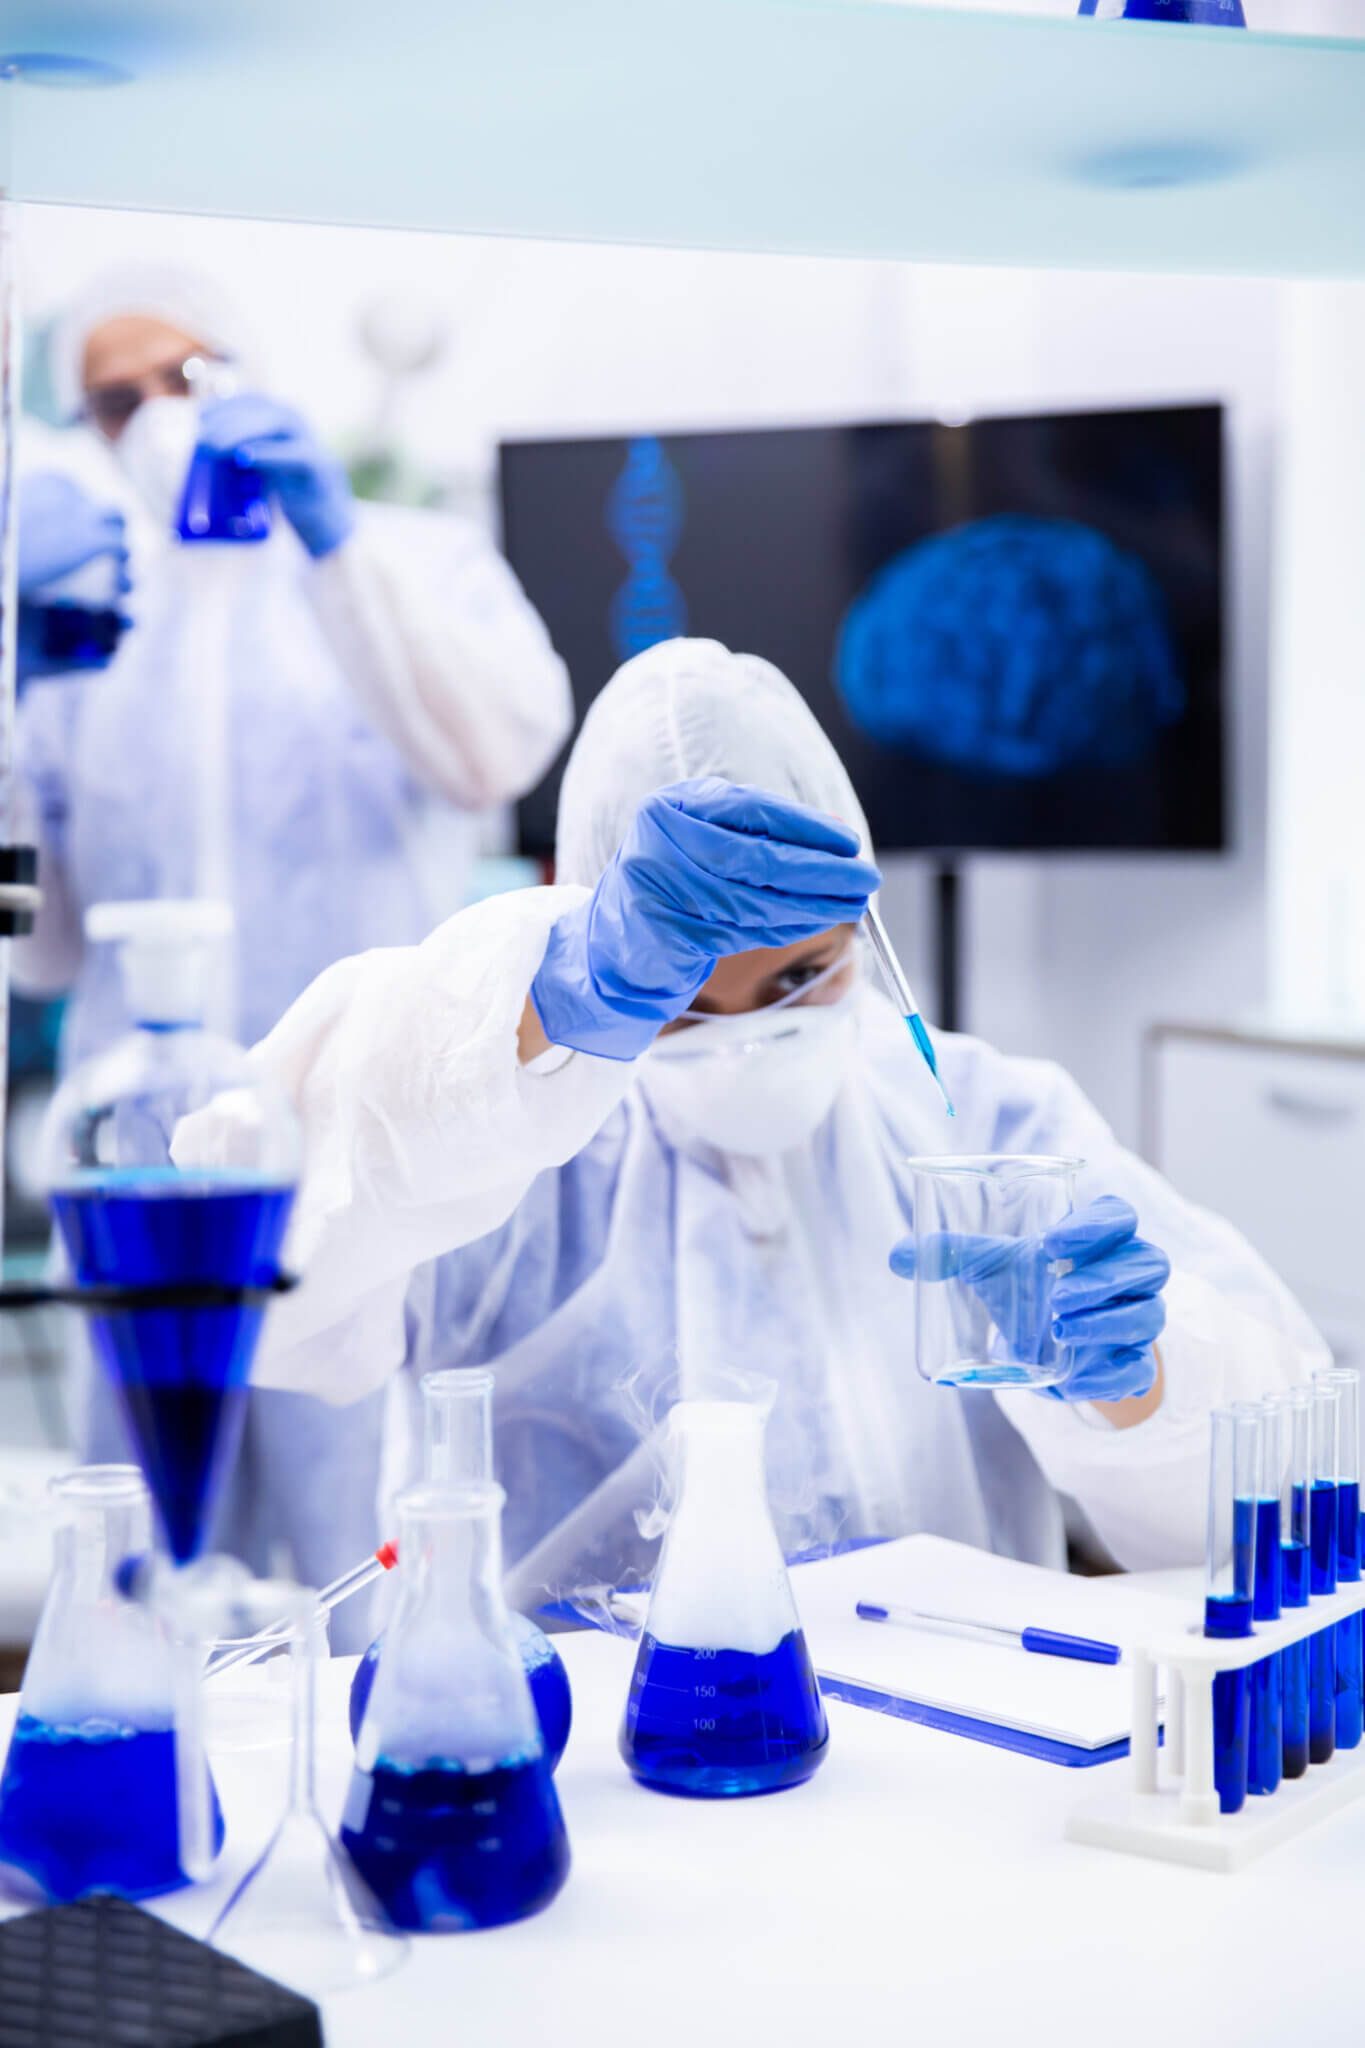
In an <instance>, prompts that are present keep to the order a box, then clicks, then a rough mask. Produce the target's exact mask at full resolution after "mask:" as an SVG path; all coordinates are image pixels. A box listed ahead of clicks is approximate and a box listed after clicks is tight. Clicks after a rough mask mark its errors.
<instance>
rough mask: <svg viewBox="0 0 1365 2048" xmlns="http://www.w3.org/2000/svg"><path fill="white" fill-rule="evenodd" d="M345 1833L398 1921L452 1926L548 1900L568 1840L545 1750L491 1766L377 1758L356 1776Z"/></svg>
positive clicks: (512, 1916)
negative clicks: (418, 1763)
mask: <svg viewBox="0 0 1365 2048" xmlns="http://www.w3.org/2000/svg"><path fill="white" fill-rule="evenodd" d="M341 1840H342V1843H343V1845H344V1846H345V1848H346V1850H347V1852H348V1853H349V1855H350V1857H351V1860H352V1862H353V1863H354V1864H355V1866H356V1869H357V1870H358V1871H359V1872H360V1874H361V1876H362V1877H363V1878H364V1879H365V1882H366V1883H367V1884H368V1885H369V1887H370V1889H371V1891H372V1892H373V1893H374V1895H375V1897H376V1898H377V1899H378V1900H379V1902H380V1904H381V1905H382V1906H383V1908H384V1910H385V1912H386V1913H387V1914H388V1916H389V1918H390V1919H391V1920H392V1921H393V1923H394V1925H395V1926H396V1927H403V1928H408V1929H411V1930H412V1931H413V1932H415V1933H426V1934H451V1933H460V1932H463V1931H465V1930H467V1929H471V1928H477V1927H500V1926H502V1925H503V1924H504V1923H505V1922H506V1921H509V1920H524V1919H526V1918H527V1917H528V1916H529V1915H530V1914H532V1913H539V1912H540V1911H541V1909H542V1908H543V1907H545V1906H548V1905H549V1903H550V1901H551V1899H553V1898H554V1897H555V1895H556V1893H557V1892H558V1891H559V1889H560V1887H561V1885H562V1884H563V1883H564V1880H565V1878H566V1877H567V1876H568V1872H569V1842H568V1836H567V1835H566V1834H565V1831H564V1819H563V1815H562V1814H561V1812H560V1810H559V1795H558V1794H557V1793H556V1791H555V1787H554V1780H553V1778H552V1777H551V1775H550V1766H549V1763H548V1760H547V1759H546V1758H545V1757H544V1756H537V1757H531V1758H522V1759H517V1760H515V1761H512V1762H507V1763H501V1764H498V1765H496V1766H495V1767H494V1768H493V1769H492V1770H487V1771H471V1770H466V1769H465V1767H464V1766H463V1765H462V1764H458V1763H442V1762H436V1763H430V1764H427V1765H424V1766H422V1767H419V1768H413V1767H405V1766H403V1765H401V1764H396V1763H393V1762H391V1761H390V1760H389V1759H387V1758H385V1757H383V1756H381V1757H380V1758H379V1759H378V1761H377V1762H376V1764H375V1767H374V1769H373V1771H362V1770H360V1769H359V1768H358V1767H357V1769H356V1771H355V1773H354V1775H353V1776H352V1779H351V1789H350V1793H349V1795H348V1797H347V1801H346V1811H345V1813H344V1814H343V1816H342V1821H341Z"/></svg>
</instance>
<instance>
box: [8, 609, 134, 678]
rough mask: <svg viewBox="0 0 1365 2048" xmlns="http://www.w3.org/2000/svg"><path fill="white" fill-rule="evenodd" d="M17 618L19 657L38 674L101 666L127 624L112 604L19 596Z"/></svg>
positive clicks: (113, 652)
mask: <svg viewBox="0 0 1365 2048" xmlns="http://www.w3.org/2000/svg"><path fill="white" fill-rule="evenodd" d="M18 620H19V648H20V655H21V658H23V659H25V660H26V661H27V662H28V663H30V664H32V665H33V667H35V668H36V669H37V671H38V672H39V673H40V674H52V673H54V672H55V673H61V672H62V671H63V670H66V669H84V668H103V667H104V665H105V663H106V662H108V661H109V660H111V659H112V657H113V655H114V654H115V652H116V651H117V648H118V644H119V641H120V640H121V639H122V638H123V634H124V630H125V628H126V626H127V624H128V621H127V620H126V619H125V618H124V616H123V614H122V613H121V612H118V611H115V610H114V608H113V606H112V605H86V604H74V603H71V602H68V601H66V600H57V601H55V602H53V603H51V604H38V603H34V602H32V601H28V602H25V601H22V600H21V602H20V605H19V614H18Z"/></svg>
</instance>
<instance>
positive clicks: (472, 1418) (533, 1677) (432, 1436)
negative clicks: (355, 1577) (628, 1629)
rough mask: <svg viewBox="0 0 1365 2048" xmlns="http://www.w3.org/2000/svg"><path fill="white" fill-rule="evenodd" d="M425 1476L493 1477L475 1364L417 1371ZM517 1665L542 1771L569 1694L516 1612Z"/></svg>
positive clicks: (537, 1635)
mask: <svg viewBox="0 0 1365 2048" xmlns="http://www.w3.org/2000/svg"><path fill="white" fill-rule="evenodd" d="M422 1407H423V1436H424V1462H425V1476H426V1477H427V1478H428V1479H430V1480H432V1481H433V1482H434V1483H435V1484H436V1485H438V1486H449V1485H455V1484H459V1483H462V1482H465V1481H469V1480H479V1479H491V1478H492V1477H493V1375H492V1373H491V1372H486V1371H485V1370H484V1369H483V1368H482V1367H474V1366H453V1367H448V1368H446V1370H444V1371H442V1372H429V1373H424V1374H423V1376H422ZM508 1620H509V1621H510V1623H511V1627H512V1635H513V1638H514V1640H515V1642H516V1646H517V1650H518V1653H519V1655H520V1657H521V1663H522V1669H523V1670H524V1671H525V1673H526V1677H527V1682H528V1683H529V1685H530V1687H531V1698H532V1700H533V1701H534V1702H535V1709H536V1717H537V1719H538V1720H539V1722H540V1732H541V1734H542V1735H543V1736H544V1738H545V1753H546V1755H547V1757H548V1758H549V1762H550V1769H551V1770H552V1771H553V1770H555V1769H556V1768H557V1767H558V1764H559V1759H560V1758H561V1757H562V1756H563V1754H564V1745H565V1744H566V1743H567V1741H568V1739H569V1729H570V1726H571V1724H572V1721H573V1697H572V1695H571V1693H570V1691H569V1674H568V1672H567V1671H566V1670H565V1669H564V1662H563V1659H562V1658H561V1657H560V1654H559V1652H558V1651H557V1650H556V1649H555V1647H554V1644H553V1643H552V1642H551V1641H550V1639H549V1637H548V1636H547V1635H546V1634H545V1633H544V1631H543V1630H541V1629H538V1628H537V1627H536V1625H535V1623H534V1622H533V1621H529V1620H528V1619H527V1617H526V1616H525V1615H524V1614H518V1613H516V1611H515V1610H511V1611H510V1612H509V1614H508ZM383 1643H384V1638H383V1636H382V1635H379V1636H376V1637H375V1639H374V1641H373V1642H372V1643H371V1644H370V1647H369V1649H368V1650H367V1651H366V1652H365V1654H364V1656H363V1657H362V1658H361V1660H360V1662H359V1664H358V1665H357V1667H356V1674H355V1677H354V1678H353V1679H352V1680H351V1701H350V1720H351V1740H352V1742H354V1741H355V1739H356V1737H357V1736H358V1735H359V1733H360V1724H361V1722H362V1721H363V1720H364V1718H365V1705H366V1702H367V1701H368V1699H369V1697H370V1688H371V1686H372V1685H373V1684H374V1674H375V1671H376V1669H377V1667H378V1664H379V1653H380V1650H381V1649H382V1647H383Z"/></svg>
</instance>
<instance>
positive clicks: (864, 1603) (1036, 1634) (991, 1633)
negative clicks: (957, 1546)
mask: <svg viewBox="0 0 1365 2048" xmlns="http://www.w3.org/2000/svg"><path fill="white" fill-rule="evenodd" d="M857 1614H858V1619H859V1621H889V1622H891V1623H892V1624H893V1625H894V1626H896V1627H898V1628H940V1629H948V1630H951V1631H952V1632H953V1633H957V1631H959V1630H962V1631H964V1632H965V1633H967V1634H969V1635H983V1636H987V1637H989V1639H990V1640H991V1641H992V1642H996V1643H1009V1644H1010V1645H1011V1646H1012V1647H1013V1648H1015V1649H1018V1650H1031V1651H1032V1652H1033V1654H1034V1655H1035V1656H1036V1657H1074V1658H1076V1659H1077V1660H1078V1661H1079V1662H1081V1663H1083V1664H1117V1663H1119V1662H1120V1660H1121V1659H1122V1656H1123V1652H1122V1650H1121V1649H1120V1648H1119V1646H1118V1644H1117V1643H1099V1642H1096V1641H1095V1640H1094V1639H1093V1638H1092V1637H1090V1636H1064V1635H1058V1633H1057V1631H1056V1630H1055V1629H1050V1628H1006V1627H1005V1626H1004V1624H1003V1623H1001V1622H996V1621H967V1620H964V1619H962V1618H961V1617H959V1616H958V1615H955V1614H927V1613H925V1612H923V1611H922V1610H921V1609H920V1608H918V1607H882V1606H879V1605H877V1604H875V1603H874V1602H873V1601H871V1600H860V1601H859V1602H858V1607H857Z"/></svg>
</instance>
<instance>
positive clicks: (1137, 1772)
mask: <svg viewBox="0 0 1365 2048" xmlns="http://www.w3.org/2000/svg"><path fill="white" fill-rule="evenodd" d="M1362 1610H1365V1580H1361V1581H1359V1582H1358V1583H1356V1584H1353V1585H1346V1586H1341V1587H1339V1588H1338V1590H1337V1591H1336V1592H1335V1593H1329V1594H1326V1595H1323V1596H1322V1597H1320V1598H1316V1599H1313V1600H1311V1601H1310V1602H1309V1604H1308V1606H1307V1607H1296V1608H1293V1609H1286V1610H1285V1612H1284V1613H1283V1614H1282V1616H1281V1618H1280V1619H1279V1620H1278V1621H1258V1622H1257V1623H1256V1625H1255V1633H1254V1634H1253V1635H1249V1636H1238V1637H1233V1638H1222V1639H1220V1638H1217V1637H1213V1636H1206V1635H1204V1634H1203V1633H1202V1632H1201V1633H1198V1634H1196V1633H1195V1632H1194V1631H1193V1630H1191V1631H1190V1633H1188V1634H1185V1635H1181V1634H1174V1633H1173V1634H1171V1635H1169V1636H1167V1635H1162V1636H1160V1637H1155V1638H1153V1639H1151V1640H1150V1641H1148V1642H1146V1643H1144V1644H1143V1645H1142V1646H1141V1647H1140V1648H1138V1649H1137V1650H1135V1651H1134V1652H1133V1655H1132V1666H1133V1736H1132V1751H1131V1756H1130V1759H1129V1764H1128V1767H1127V1769H1126V1771H1125V1772H1124V1775H1123V1777H1122V1779H1120V1780H1119V1781H1118V1782H1115V1783H1111V1784H1110V1785H1109V1786H1108V1787H1107V1788H1105V1789H1104V1790H1102V1791H1100V1792H1098V1793H1096V1794H1094V1795H1093V1796H1091V1797H1090V1798H1088V1799H1086V1800H1084V1801H1082V1802H1081V1803H1080V1804H1078V1805H1077V1806H1076V1807H1075V1808H1074V1809H1073V1810H1072V1812H1071V1813H1070V1814H1068V1816H1067V1820H1066V1836H1067V1839H1068V1841H1072V1842H1086V1843H1089V1844H1091V1845H1092V1846H1093V1847H1096V1848H1101V1849H1120V1850H1123V1851H1124V1852H1125V1853H1127V1854H1128V1855H1130V1856H1155V1857H1157V1858H1159V1859H1160V1860H1161V1861H1163V1862H1166V1863H1187V1864H1195V1865H1198V1866H1200V1867H1202V1868H1203V1869H1205V1870H1240V1869H1241V1868H1242V1867H1243V1866H1244V1865H1245V1864H1247V1863H1250V1862H1251V1861H1252V1860H1253V1859H1254V1858H1255V1857H1257V1856H1260V1855H1261V1854H1263V1852H1264V1851H1265V1850H1267V1849H1273V1848H1274V1847H1275V1846H1276V1845H1277V1844H1278V1843H1280V1842H1287V1841H1289V1840H1290V1839H1291V1838H1292V1837H1293V1836H1295V1835H1298V1834H1301V1833H1302V1832H1303V1830H1304V1829H1305V1828H1308V1827H1312V1826H1313V1824H1314V1823H1315V1822H1316V1821H1319V1820H1322V1819H1323V1818H1324V1817H1325V1816H1326V1815H1327V1814H1329V1813H1335V1812H1336V1811H1337V1810H1338V1809H1339V1808H1340V1807H1343V1806H1347V1805H1349V1804H1350V1802H1351V1800H1353V1799H1358V1798H1360V1797H1361V1795H1362V1794H1365V1742H1362V1743H1361V1744H1360V1745H1359V1746H1358V1747H1357V1748H1355V1749H1348V1750H1338V1751H1337V1752H1336V1754H1335V1755H1334V1756H1333V1757H1332V1759H1331V1761H1330V1762H1328V1763H1325V1764H1310V1765H1309V1767H1308V1770H1307V1772H1306V1773H1305V1774H1304V1776H1303V1777H1301V1778H1287V1779H1284V1780H1282V1781H1281V1784H1280V1788H1279V1790H1278V1791H1277V1792H1271V1793H1248V1795H1247V1798H1246V1802H1245V1804H1244V1805H1243V1807H1242V1809H1241V1811H1240V1812H1239V1813H1222V1812H1220V1810H1219V1805H1218V1793H1217V1791H1216V1790H1215V1789H1214V1782H1213V1681H1214V1678H1215V1677H1216V1676H1217V1674H1218V1673H1219V1672H1220V1671H1238V1670H1241V1669H1243V1668H1244V1667H1246V1666H1249V1665H1252V1664H1259V1663H1260V1661H1261V1659H1262V1657H1268V1656H1270V1655H1271V1654H1272V1652H1273V1651H1275V1650H1282V1649H1284V1648H1285V1647H1286V1645H1287V1644H1289V1643H1295V1642H1299V1641H1301V1640H1302V1639H1303V1637H1305V1636H1314V1635H1316V1634H1317V1632H1318V1630H1319V1629H1323V1628H1330V1627H1331V1626H1332V1624H1333V1623H1334V1622H1338V1621H1344V1620H1345V1619H1346V1617H1347V1616H1348V1615H1350V1614H1357V1613H1360V1612H1361V1611H1362ZM1158 1672H1164V1673H1165V1675H1166V1685H1165V1729H1166V1741H1165V1745H1164V1747H1162V1746H1160V1743H1159V1735H1160V1728H1161V1714H1160V1708H1159V1706H1158V1693H1157V1675H1158ZM1105 1775H1106V1776H1108V1775H1109V1774H1108V1773H1105ZM1114 1775H1115V1777H1117V1776H1118V1773H1117V1771H1116V1772H1115V1774H1114Z"/></svg>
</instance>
